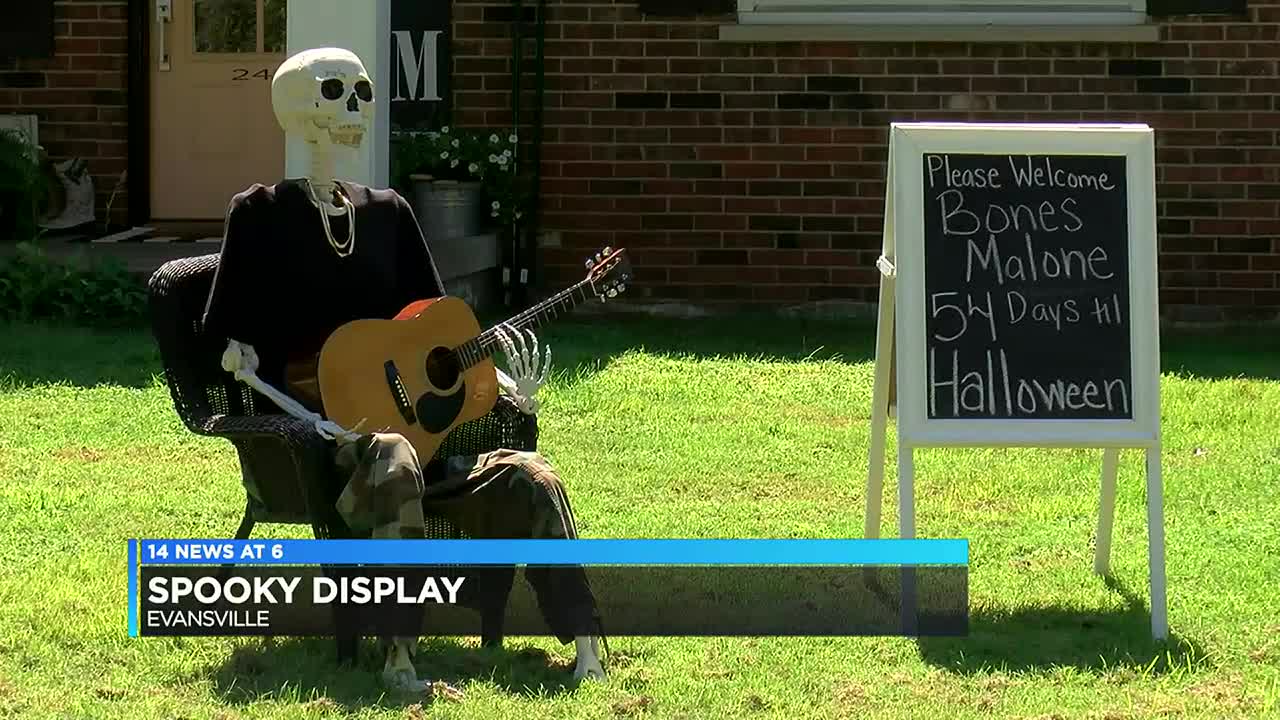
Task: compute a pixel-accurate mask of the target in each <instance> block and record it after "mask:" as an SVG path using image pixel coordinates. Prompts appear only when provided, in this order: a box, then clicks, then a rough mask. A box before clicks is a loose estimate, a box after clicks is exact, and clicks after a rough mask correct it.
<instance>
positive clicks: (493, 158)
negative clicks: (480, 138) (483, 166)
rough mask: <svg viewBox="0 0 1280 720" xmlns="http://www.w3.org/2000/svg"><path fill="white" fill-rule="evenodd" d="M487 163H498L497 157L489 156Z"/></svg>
mask: <svg viewBox="0 0 1280 720" xmlns="http://www.w3.org/2000/svg"><path fill="white" fill-rule="evenodd" d="M489 162H498V156H497V155H490V156H489Z"/></svg>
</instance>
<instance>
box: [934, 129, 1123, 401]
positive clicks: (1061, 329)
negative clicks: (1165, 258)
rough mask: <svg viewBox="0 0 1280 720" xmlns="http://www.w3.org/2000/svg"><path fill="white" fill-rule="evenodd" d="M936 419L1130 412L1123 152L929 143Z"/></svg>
mask: <svg viewBox="0 0 1280 720" xmlns="http://www.w3.org/2000/svg"><path fill="white" fill-rule="evenodd" d="M922 162H923V171H924V194H925V203H924V205H925V206H924V247H925V258H924V262H925V272H924V275H925V288H924V293H925V296H924V301H925V316H926V317H927V318H928V320H927V322H926V332H927V338H926V347H927V348H928V355H927V357H926V367H927V374H928V377H927V378H926V382H927V385H926V387H927V389H928V393H927V395H926V398H927V399H926V403H927V413H928V417H929V418H930V419H935V418H936V419H950V418H968V419H980V418H989V419H1045V418H1054V419H1074V420H1086V419H1130V418H1132V417H1133V415H1134V408H1133V403H1134V398H1133V383H1132V368H1131V362H1130V338H1129V323H1130V320H1129V315H1130V313H1129V235H1128V227H1129V219H1128V198H1127V194H1126V192H1127V190H1126V182H1125V158H1124V157H1122V156H1101V155H1099V156H1045V155H1036V156H1029V155H974V154H926V155H925V156H924V158H923V161H922Z"/></svg>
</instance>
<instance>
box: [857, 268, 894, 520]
mask: <svg viewBox="0 0 1280 720" xmlns="http://www.w3.org/2000/svg"><path fill="white" fill-rule="evenodd" d="M893 283H894V280H893V278H892V277H891V276H888V275H885V276H883V277H881V278H880V303H879V309H880V317H879V319H878V320H877V325H876V378H875V385H874V386H873V388H872V390H871V439H870V447H869V448H868V449H867V456H868V468H867V516H866V523H865V525H864V527H863V536H864V537H867V538H878V537H880V511H881V507H882V505H883V504H884V455H885V434H886V432H887V430H888V425H889V383H890V382H892V378H893V372H892V370H893V366H892V364H893V361H894V352H893V340H894V338H893V331H894V306H893V303H894V287H893Z"/></svg>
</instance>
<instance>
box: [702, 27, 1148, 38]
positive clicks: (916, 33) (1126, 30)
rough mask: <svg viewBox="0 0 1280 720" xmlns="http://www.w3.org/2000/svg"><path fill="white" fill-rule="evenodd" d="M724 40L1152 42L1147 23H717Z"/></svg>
mask: <svg viewBox="0 0 1280 720" xmlns="http://www.w3.org/2000/svg"><path fill="white" fill-rule="evenodd" d="M720 39H721V40H724V41H727V42H797V41H806V40H815V41H833V40H836V41H838V40H851V41H865V42H1156V41H1158V40H1159V39H1160V27H1159V26H1158V25H1154V24H1148V25H1025V26H1022V25H934V26H932V27H921V26H919V25H768V24H764V23H760V24H747V25H740V24H736V23H735V24H731V25H721V26H720Z"/></svg>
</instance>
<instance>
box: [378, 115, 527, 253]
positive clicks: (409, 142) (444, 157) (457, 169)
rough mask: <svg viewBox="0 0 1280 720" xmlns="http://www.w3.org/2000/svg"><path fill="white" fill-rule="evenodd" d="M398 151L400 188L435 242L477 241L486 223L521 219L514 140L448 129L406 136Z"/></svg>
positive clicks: (400, 140)
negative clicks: (469, 238)
mask: <svg viewBox="0 0 1280 720" xmlns="http://www.w3.org/2000/svg"><path fill="white" fill-rule="evenodd" d="M397 145H398V148H397V151H396V153H395V159H396V161H397V163H396V164H397V167H396V168H395V170H394V172H395V179H396V184H397V186H398V187H399V188H400V189H401V192H402V193H404V194H406V195H407V196H408V197H409V199H410V201H411V202H412V203H413V206H414V209H415V211H416V212H417V213H418V221H419V223H421V224H422V225H423V227H424V229H426V228H430V229H431V232H432V235H433V236H434V237H437V238H454V237H473V236H475V235H479V234H480V233H481V232H482V231H483V228H484V225H485V224H486V223H485V221H486V219H487V220H490V221H495V222H496V223H498V224H503V223H506V222H508V221H510V220H511V219H513V218H515V217H517V215H523V211H522V210H521V208H519V207H517V204H518V203H519V202H520V201H521V199H522V197H523V194H522V193H520V192H519V186H520V183H519V181H518V179H517V178H516V173H515V148H516V136H515V135H514V134H512V133H499V132H488V131H483V132H480V131H467V130H458V129H455V128H450V127H449V126H445V127H443V128H441V129H440V130H438V131H431V132H419V133H412V134H408V133H406V134H402V135H401V136H400V137H399V138H397ZM486 203H487V204H486Z"/></svg>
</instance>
